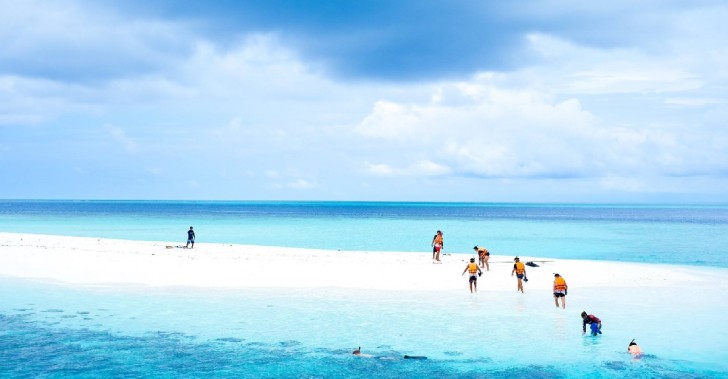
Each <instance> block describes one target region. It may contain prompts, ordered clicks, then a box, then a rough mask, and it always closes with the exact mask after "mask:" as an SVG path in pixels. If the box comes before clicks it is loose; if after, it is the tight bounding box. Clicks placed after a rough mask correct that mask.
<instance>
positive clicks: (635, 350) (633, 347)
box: [627, 339, 642, 357]
mask: <svg viewBox="0 0 728 379" xmlns="http://www.w3.org/2000/svg"><path fill="white" fill-rule="evenodd" d="M627 351H628V352H629V353H630V354H632V355H634V356H635V357H637V356H640V355H642V349H641V348H640V345H637V342H634V339H632V342H630V343H629V346H627Z"/></svg>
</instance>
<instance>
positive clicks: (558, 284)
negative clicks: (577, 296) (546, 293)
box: [554, 276, 566, 291]
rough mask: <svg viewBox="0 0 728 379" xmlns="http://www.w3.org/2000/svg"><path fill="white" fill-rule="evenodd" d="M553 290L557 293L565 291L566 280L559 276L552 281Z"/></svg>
mask: <svg viewBox="0 0 728 379" xmlns="http://www.w3.org/2000/svg"><path fill="white" fill-rule="evenodd" d="M554 288H555V289H556V290H557V291H563V290H565V289H566V280H564V278H562V277H560V276H559V277H558V278H556V279H554Z"/></svg>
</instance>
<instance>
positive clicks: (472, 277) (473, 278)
mask: <svg viewBox="0 0 728 379" xmlns="http://www.w3.org/2000/svg"><path fill="white" fill-rule="evenodd" d="M477 281H478V275H470V283H472V282H477Z"/></svg>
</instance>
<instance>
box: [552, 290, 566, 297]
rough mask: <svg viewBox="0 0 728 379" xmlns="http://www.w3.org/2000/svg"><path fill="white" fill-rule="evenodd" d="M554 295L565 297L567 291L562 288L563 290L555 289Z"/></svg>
mask: <svg viewBox="0 0 728 379" xmlns="http://www.w3.org/2000/svg"><path fill="white" fill-rule="evenodd" d="M554 296H555V297H564V296H566V291H564V290H561V291H555V292H554Z"/></svg>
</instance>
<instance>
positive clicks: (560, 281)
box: [554, 274, 569, 309]
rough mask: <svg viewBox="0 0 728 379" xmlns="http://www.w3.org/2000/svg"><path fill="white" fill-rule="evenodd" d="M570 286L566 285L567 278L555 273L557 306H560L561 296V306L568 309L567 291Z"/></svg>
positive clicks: (555, 300)
mask: <svg viewBox="0 0 728 379" xmlns="http://www.w3.org/2000/svg"><path fill="white" fill-rule="evenodd" d="M568 289H569V286H567V285H566V280H564V278H563V277H562V276H561V275H559V274H554V302H555V303H556V308H558V307H559V298H561V308H563V309H566V293H567V292H568Z"/></svg>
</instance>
